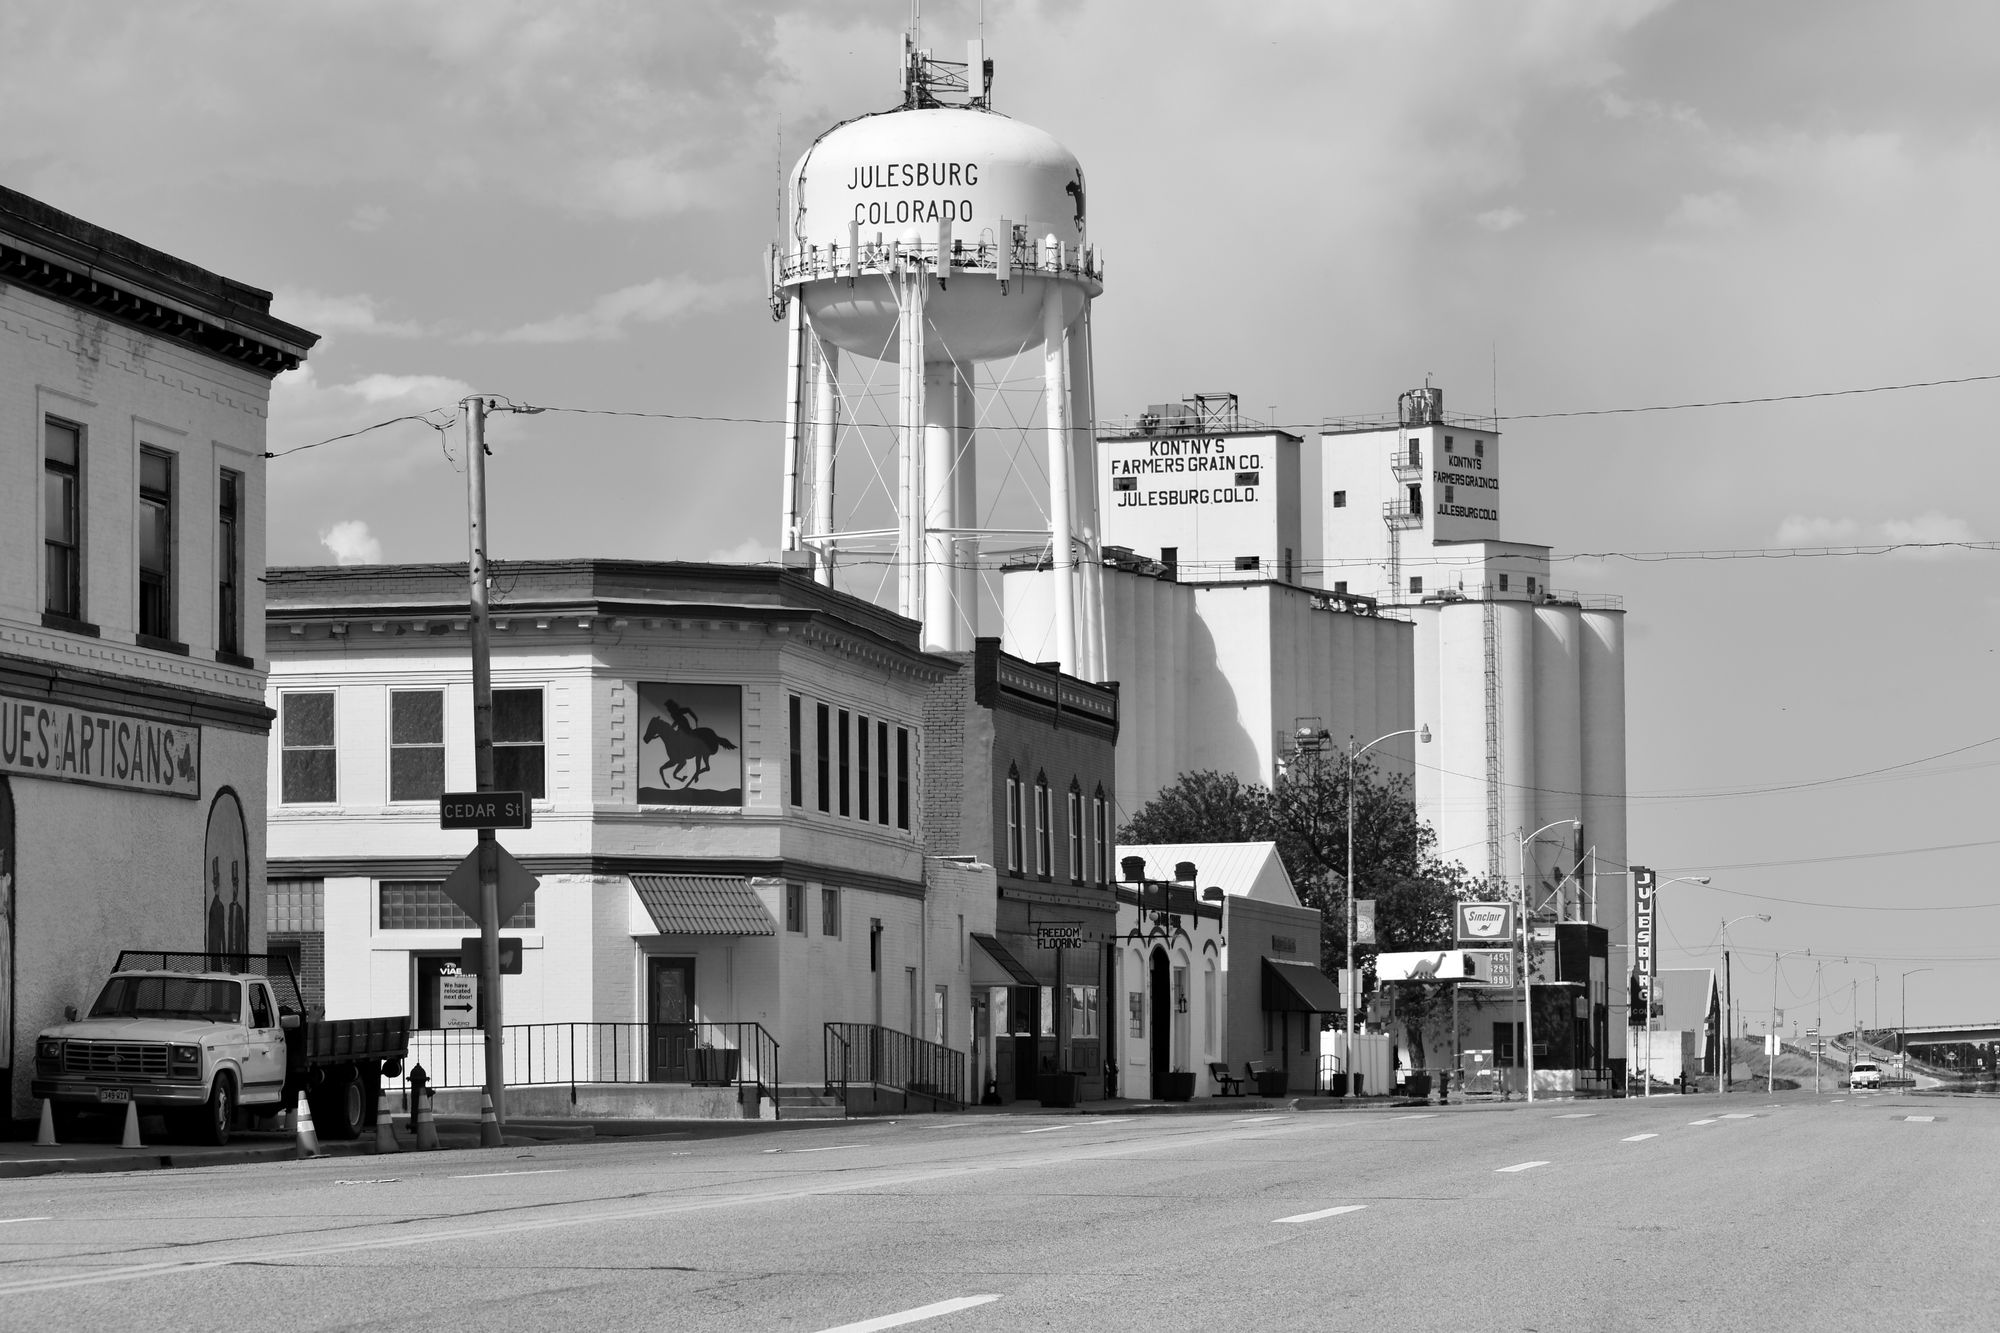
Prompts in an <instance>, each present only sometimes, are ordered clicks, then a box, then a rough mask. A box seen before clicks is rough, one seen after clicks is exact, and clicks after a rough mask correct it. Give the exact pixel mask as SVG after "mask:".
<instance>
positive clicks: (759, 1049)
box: [385, 1022, 778, 1098]
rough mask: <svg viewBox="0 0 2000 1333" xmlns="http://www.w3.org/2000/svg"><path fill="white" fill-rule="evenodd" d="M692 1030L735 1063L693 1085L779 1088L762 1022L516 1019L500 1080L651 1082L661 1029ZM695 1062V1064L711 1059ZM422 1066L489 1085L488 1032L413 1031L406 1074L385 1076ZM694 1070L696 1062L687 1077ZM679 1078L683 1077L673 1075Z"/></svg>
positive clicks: (432, 1080)
mask: <svg viewBox="0 0 2000 1333" xmlns="http://www.w3.org/2000/svg"><path fill="white" fill-rule="evenodd" d="M668 1027H673V1028H687V1029H691V1033H690V1035H691V1037H692V1039H693V1044H692V1049H691V1053H700V1052H719V1051H728V1052H732V1053H734V1054H735V1057H736V1058H735V1060H734V1061H733V1062H728V1061H722V1062H716V1063H715V1064H714V1065H712V1066H711V1067H710V1068H708V1069H707V1070H704V1071H701V1072H706V1073H715V1072H718V1070H726V1071H727V1075H726V1077H721V1078H715V1079H707V1078H703V1079H696V1078H693V1077H690V1078H689V1079H688V1080H686V1081H688V1082H697V1081H699V1082H717V1083H725V1084H730V1085H733V1086H735V1087H737V1088H739V1089H740V1088H744V1087H751V1086H754V1087H755V1088H756V1089H757V1095H758V1096H759V1097H760V1098H761V1097H762V1096H764V1095H765V1093H766V1090H767V1089H775V1088H776V1087H777V1085H778V1042H777V1041H776V1039H775V1038H773V1037H772V1036H771V1034H770V1033H769V1032H766V1031H765V1030H764V1026H763V1024H761V1023H755V1022H726V1023H708V1022H688V1023H675V1024H664V1023H512V1024H508V1025H506V1026H505V1027H502V1028H501V1029H500V1044H501V1062H502V1063H501V1069H502V1081H503V1082H504V1083H505V1084H506V1085H507V1086H509V1087H550V1086H558V1085H561V1084H564V1083H567V1084H569V1085H570V1088H571V1089H572V1092H573V1091H574V1089H575V1088H576V1086H577V1085H578V1084H582V1083H653V1082H664V1081H666V1080H664V1079H661V1078H658V1077H657V1075H658V1074H659V1073H660V1072H661V1071H660V1070H659V1069H658V1068H657V1067H656V1066H655V1062H654V1059H653V1050H652V1047H653V1044H654V1039H655V1037H656V1036H657V1034H658V1033H659V1032H660V1030H661V1029H663V1028H668ZM707 1063H708V1062H707V1061H695V1062H691V1064H697V1065H698V1064H707ZM418 1065H422V1066H423V1067H424V1073H425V1076H426V1078H427V1079H428V1081H429V1084H430V1086H431V1087H433V1088H438V1089H445V1088H478V1087H483V1086H485V1083H486V1049H485V1035H484V1033H483V1032H482V1031H481V1030H480V1029H478V1028H425V1029H422V1030H419V1031H415V1032H412V1033H410V1046H409V1056H408V1057H407V1058H406V1059H405V1060H404V1062H403V1073H402V1074H400V1075H399V1076H397V1077H396V1078H394V1079H389V1080H385V1086H387V1087H389V1088H391V1089H393V1090H396V1091H402V1090H404V1089H406V1088H407V1087H408V1084H409V1076H410V1071H411V1070H413V1069H414V1068H415V1067H416V1066H418ZM695 1072H696V1070H695V1069H693V1068H692V1067H691V1068H690V1070H689V1073H690V1075H693V1074H694V1073H695ZM676 1081H679V1080H676Z"/></svg>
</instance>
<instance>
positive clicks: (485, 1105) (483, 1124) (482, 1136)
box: [479, 1092, 507, 1148]
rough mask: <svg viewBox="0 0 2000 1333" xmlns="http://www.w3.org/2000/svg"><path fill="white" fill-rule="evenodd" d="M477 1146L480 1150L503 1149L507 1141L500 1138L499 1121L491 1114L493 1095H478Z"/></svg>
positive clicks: (483, 1093)
mask: <svg viewBox="0 0 2000 1333" xmlns="http://www.w3.org/2000/svg"><path fill="white" fill-rule="evenodd" d="M479 1146H480V1147H482V1148H504V1147H506V1146H507V1140H506V1139H505V1138H503V1137H501V1134H500V1121H499V1120H498V1118H496V1117H495V1116H494V1114H493V1094H492V1093H490V1092H482V1093H480V1094H479Z"/></svg>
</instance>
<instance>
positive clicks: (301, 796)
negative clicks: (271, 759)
mask: <svg viewBox="0 0 2000 1333" xmlns="http://www.w3.org/2000/svg"><path fill="white" fill-rule="evenodd" d="M278 714H279V720H278V728H279V758H278V800H279V801H280V802H281V803H283V804H285V805H331V804H333V802H334V801H336V800H337V799H339V796H338V786H337V783H336V781H335V777H336V773H335V765H334V749H333V692H332V691H331V690H327V691H324V692H315V693H311V694H286V695H281V696H279V699H278Z"/></svg>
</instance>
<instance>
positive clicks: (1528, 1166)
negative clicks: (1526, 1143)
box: [1493, 1162, 1548, 1175]
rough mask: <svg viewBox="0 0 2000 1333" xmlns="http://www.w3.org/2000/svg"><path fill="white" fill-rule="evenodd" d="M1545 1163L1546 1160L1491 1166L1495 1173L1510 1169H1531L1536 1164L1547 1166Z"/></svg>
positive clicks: (1509, 1170) (1536, 1165)
mask: <svg viewBox="0 0 2000 1333" xmlns="http://www.w3.org/2000/svg"><path fill="white" fill-rule="evenodd" d="M1547 1165H1548V1163H1547V1162H1516V1163H1514V1165H1512V1166H1496V1167H1494V1168H1493V1170H1494V1173H1495V1174H1496V1175H1497V1174H1500V1173H1503V1172H1511V1171H1532V1170H1534V1169H1535V1168H1536V1167H1538V1166H1547Z"/></svg>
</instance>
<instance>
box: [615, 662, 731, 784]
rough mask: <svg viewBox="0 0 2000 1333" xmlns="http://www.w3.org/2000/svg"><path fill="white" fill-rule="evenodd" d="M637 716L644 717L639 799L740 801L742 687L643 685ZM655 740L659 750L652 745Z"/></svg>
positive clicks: (640, 688)
mask: <svg viewBox="0 0 2000 1333" xmlns="http://www.w3.org/2000/svg"><path fill="white" fill-rule="evenodd" d="M639 715H640V717H641V719H642V722H643V729H642V731H641V733H640V734H641V737H642V739H641V742H640V744H641V750H642V755H643V757H642V758H641V760H640V768H641V772H642V774H643V776H642V777H641V779H640V785H639V802H640V804H642V805H736V804H740V803H741V802H742V799H743V779H742V774H743V765H742V759H741V757H740V752H739V746H738V741H739V740H740V738H741V736H742V729H743V722H742V718H743V692H742V689H741V687H739V686H735V685H681V684H671V685H668V684H641V685H640V686H639ZM704 719H706V723H705V721H704ZM707 723H712V724H713V725H707ZM656 742H657V743H658V745H659V746H660V749H659V750H655V749H653V748H652V747H653V745H654V744H655V743H656ZM648 779H653V780H651V781H648Z"/></svg>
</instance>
